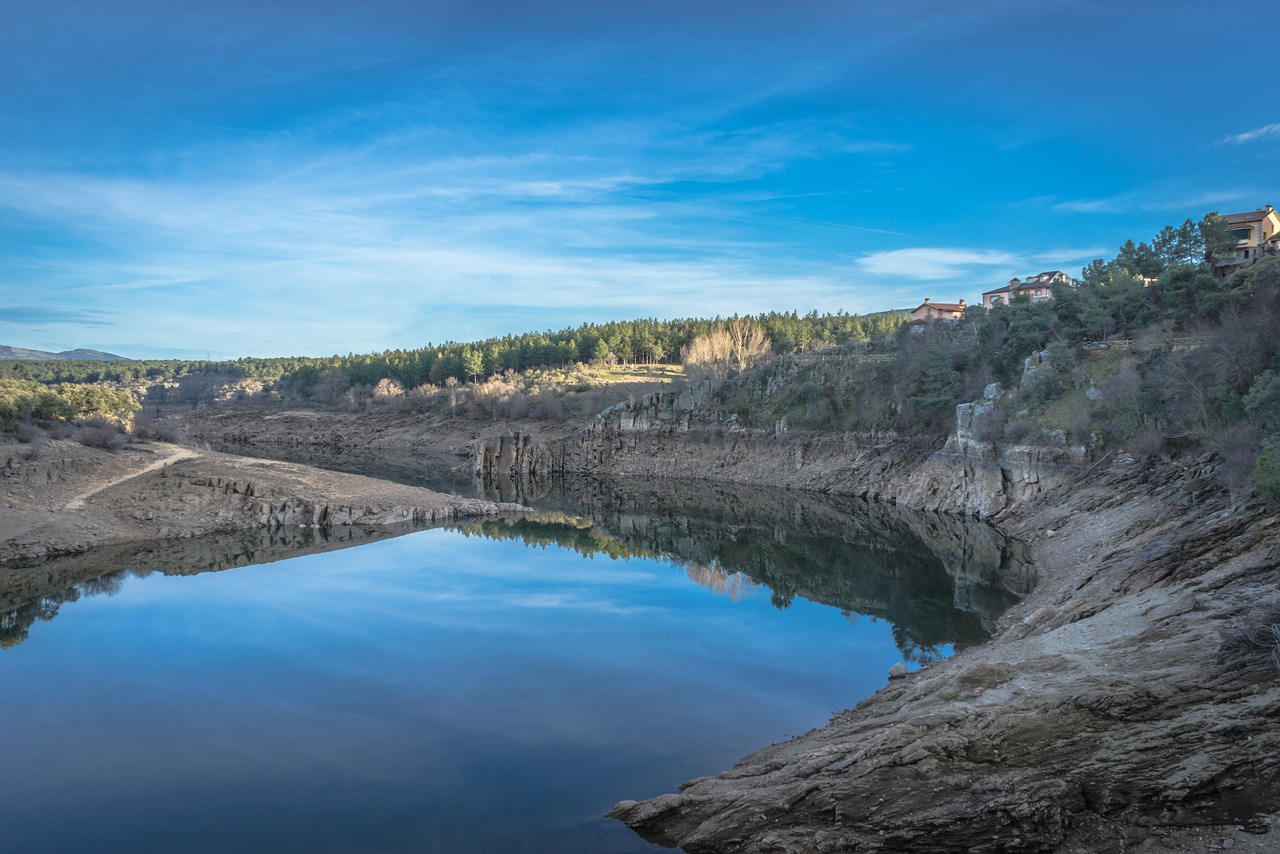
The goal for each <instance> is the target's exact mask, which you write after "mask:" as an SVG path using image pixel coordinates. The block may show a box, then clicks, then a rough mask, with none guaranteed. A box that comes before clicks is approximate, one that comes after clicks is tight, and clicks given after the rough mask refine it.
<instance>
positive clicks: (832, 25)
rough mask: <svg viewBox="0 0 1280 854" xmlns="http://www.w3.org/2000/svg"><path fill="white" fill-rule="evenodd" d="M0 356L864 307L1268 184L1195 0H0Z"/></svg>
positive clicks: (286, 343)
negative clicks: (4, 350)
mask: <svg viewBox="0 0 1280 854" xmlns="http://www.w3.org/2000/svg"><path fill="white" fill-rule="evenodd" d="M0 4H2V5H0V9H2V10H3V19H4V26H3V27H0V82H2V83H3V85H2V86H0V343H4V344H10V345H15V346H24V347H34V348H39V349H49V350H59V349H65V348H70V347H77V346H84V347H95V348H98V349H104V350H109V351H112V352H116V353H120V354H122V355H125V356H131V357H135V358H146V357H165V356H178V357H204V356H205V355H206V354H211V355H212V356H213V357H214V358H220V357H234V356H238V355H291V354H309V355H323V354H328V353H335V352H340V353H345V352H348V351H355V352H366V351H378V350H382V349H386V348H396V347H418V346H423V345H424V344H426V343H427V342H429V341H432V342H437V343H439V342H441V341H444V340H446V339H453V340H469V339H473V338H482V337H487V336H490V335H500V334H504V333H507V332H521V331H526V330H531V329H544V328H560V327H563V326H569V325H577V324H578V323H580V322H582V321H603V320H610V319H629V318H636V317H662V318H666V317H681V316H691V315H699V316H701V315H714V314H731V313H735V312H759V311H767V310H773V309H778V310H791V309H796V310H799V311H801V312H805V311H809V310H811V309H818V310H821V311H834V310H837V309H845V310H847V311H851V312H859V313H865V312H870V311H878V310H882V309H886V308H893V307H903V306H910V305H915V304H917V303H918V302H919V300H920V299H921V298H922V297H925V296H929V297H932V298H933V299H935V300H943V299H947V300H952V299H956V298H958V297H961V296H964V297H966V298H968V299H970V300H973V299H975V298H976V297H977V296H978V295H979V294H980V293H981V291H982V290H984V289H987V288H990V287H992V286H995V285H998V284H1001V283H1003V282H1004V281H1007V280H1008V279H1009V278H1010V277H1011V276H1013V275H1026V274H1028V273H1033V272H1039V271H1041V270H1046V269H1057V268H1061V269H1064V270H1067V271H1069V272H1078V270H1079V268H1080V267H1081V266H1082V265H1083V264H1084V263H1086V262H1087V261H1088V260H1090V259H1091V258H1094V257H1099V256H1103V255H1106V256H1110V255H1111V254H1113V253H1114V251H1115V248H1116V246H1117V245H1118V244H1119V243H1121V242H1123V241H1124V240H1125V239H1127V238H1130V237H1132V238H1134V239H1146V238H1149V237H1150V236H1151V235H1152V234H1154V233H1155V232H1156V231H1157V230H1159V228H1160V227H1161V226H1163V225H1165V224H1168V223H1177V222H1181V221H1182V220H1183V219H1186V218H1187V217H1194V218H1198V217H1199V216H1201V215H1202V214H1203V213H1205V212H1206V211H1209V210H1221V211H1224V212H1227V211H1234V210H1249V209H1253V208H1255V207H1260V206H1262V205H1264V204H1267V203H1272V204H1278V202H1277V199H1280V168H1277V164H1278V162H1280V107H1276V106H1275V103H1276V102H1275V98H1274V97H1272V95H1273V90H1274V85H1273V79H1272V78H1273V76H1274V75H1273V74H1272V72H1271V69H1272V67H1273V65H1274V63H1275V57H1274V38H1273V37H1272V36H1271V35H1270V29H1269V28H1267V27H1261V26H1256V25H1254V24H1252V23H1250V22H1248V21H1246V20H1243V19H1242V18H1240V17H1239V16H1233V15H1232V14H1231V13H1230V12H1228V11H1227V10H1225V8H1224V7H1221V6H1220V5H1219V4H1215V3H1209V2H1204V3H1179V2H1164V3H1146V2H1126V3H1122V4H1115V3H1105V2H1091V0H1090V2H1073V0H1046V2H1035V3H1031V2H984V0H976V2H972V3H954V2H932V0H921V2H915V3H911V4H888V3H871V2H855V0H841V1H840V2H836V1H835V0H812V1H811V2H802V3H794V4H782V3H775V2H769V3H765V2H743V0H737V2H719V0H714V2H698V0H684V2H667V0H647V2H638V3H632V2H608V3H605V2H571V1H570V0H562V1H561V2H537V3H529V2H465V0H426V2H402V0H381V2H369V3H363V4H356V3H350V2H342V3H334V2H328V0H308V2H292V0H290V2H279V0H257V2H253V3H249V2H239V0H221V1H220V2H209V0H191V2H184V3H174V2H172V1H171V0H164V2H160V0H114V2H112V3H109V4H108V3H100V2H74V1H73V0H43V2H41V3H39V4H37V3H31V2H16V0H9V2H4V0H0Z"/></svg>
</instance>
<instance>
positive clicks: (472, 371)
mask: <svg viewBox="0 0 1280 854" xmlns="http://www.w3.org/2000/svg"><path fill="white" fill-rule="evenodd" d="M750 320H751V321H752V322H753V323H754V324H756V325H758V326H759V327H760V329H762V330H763V331H764V334H765V335H766V337H767V338H768V340H769V342H770V344H771V347H772V349H773V352H775V353H779V354H781V353H790V352H793V351H796V350H803V349H806V348H808V347H811V346H814V345H816V344H819V343H822V344H837V343H842V342H846V341H850V340H859V341H861V340H868V339H871V338H875V337H879V336H883V335H886V334H891V333H892V332H894V331H896V330H897V329H898V328H900V327H901V326H902V325H903V324H904V323H905V320H906V318H905V316H904V315H903V313H902V312H881V313H877V314H869V315H857V314H847V313H845V312H836V313H834V314H819V313H818V312H816V311H815V312H810V313H809V314H805V315H799V314H797V313H796V312H769V313H764V314H759V315H755V316H752V317H751V318H750ZM724 322H725V321H723V320H722V319H720V318H710V319H706V318H701V319H679V320H654V319H645V320H631V321H614V322H610V323H604V324H590V323H587V324H582V325H581V326H578V327H576V328H570V329H562V330H560V331H558V332H552V331H547V332H527V333H524V334H521V335H506V336H503V337H501V338H489V339H486V340H484V341H474V342H467V343H458V342H448V343H446V344H441V345H438V346H437V345H434V344H428V345H427V346H425V347H421V348H418V349H413V350H387V351H384V352H382V353H372V354H363V355H359V354H348V355H346V356H337V355H335V356H328V357H318V358H312V357H285V358H241V359H235V360H231V361H221V362H213V361H181V360H142V361H119V362H91V361H74V360H71V361H0V378H12V379H25V380H33V381H36V382H40V383H45V384H54V383H67V382H72V383H99V382H102V383H114V384H120V385H131V384H135V383H140V382H165V381H174V380H180V379H182V378H184V377H189V376H193V375H202V374H204V375H216V376H220V377H240V378H246V379H261V380H270V381H275V382H277V383H278V384H279V385H282V386H290V387H293V388H295V389H298V390H302V391H304V392H305V390H306V389H307V388H309V387H312V386H315V385H317V384H319V383H321V382H322V380H323V379H324V378H325V375H326V373H327V374H328V375H329V376H332V375H333V374H334V372H338V373H340V374H341V378H340V379H341V380H342V382H343V383H344V384H345V386H348V387H349V386H354V385H369V386H372V385H375V384H377V383H378V382H379V381H381V380H384V379H385V380H391V381H394V382H396V383H399V384H400V386H401V387H403V388H405V389H412V388H416V387H418V386H421V385H424V384H428V383H430V384H433V385H444V384H445V383H446V382H448V381H449V380H450V378H452V379H453V380H456V381H458V382H474V381H477V380H481V379H484V378H486V377H490V376H495V375H497V374H501V373H504V372H507V371H515V372H518V373H519V372H524V371H527V370H531V369H537V368H546V367H560V366H565V365H570V364H573V363H579V362H581V363H616V362H621V363H624V364H634V363H645V364H678V363H679V362H680V359H681V352H682V350H683V349H684V348H685V347H687V346H688V345H689V344H691V343H692V342H693V341H694V340H695V339H696V338H698V337H699V336H705V335H707V334H708V333H710V332H711V331H712V330H714V329H716V328H718V327H720V326H722V325H723V324H724Z"/></svg>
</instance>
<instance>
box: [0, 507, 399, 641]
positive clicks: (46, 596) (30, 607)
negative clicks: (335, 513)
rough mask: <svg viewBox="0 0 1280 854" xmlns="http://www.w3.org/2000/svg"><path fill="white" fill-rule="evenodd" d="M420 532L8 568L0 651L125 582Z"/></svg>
mask: <svg viewBox="0 0 1280 854" xmlns="http://www.w3.org/2000/svg"><path fill="white" fill-rule="evenodd" d="M416 530H420V529H419V528H417V527H414V526H412V525H408V526H398V527H395V528H360V527H357V526H349V527H348V526H344V527H339V528H294V529H290V528H283V529H276V530H275V531H266V530H263V531H252V532H242V533H235V534H209V535H206V536H202V537H192V538H189V539H172V540H152V541H147V542H143V543H131V544H128V545H122V546H111V547H106V548H100V549H94V550H93V551H91V552H87V553H85V554H81V555H75V556H73V557H62V558H55V559H52V560H46V561H38V562H33V563H30V564H22V565H17V566H7V567H5V569H4V572H3V573H0V649H8V648H10V647H14V646H17V645H18V644H20V643H22V642H23V641H24V640H26V639H27V635H28V633H29V632H30V630H31V627H32V626H33V625H34V624H35V623H36V622H37V621H47V620H52V619H53V618H54V617H56V616H57V615H58V609H59V608H61V606H63V605H65V604H67V603H69V602H76V601H78V600H80V599H81V598H84V597H87V596H112V595H114V594H116V593H118V592H119V591H120V589H121V586H122V585H123V584H124V582H125V581H126V580H127V579H129V578H143V577H146V576H148V575H151V574H152V573H154V572H159V573H161V574H163V575H199V574H201V573H205V572H221V571H222V570H225V569H235V568H237V567H243V566H253V565H256V564H264V563H274V562H275V561H278V560H285V559H287V558H292V557H299V556H301V555H307V554H319V553H321V552H327V551H334V550H336V549H345V548H350V547H352V546H358V545H363V544H364V543H370V542H373V541H375V540H382V539H386V538H387V537H394V536H399V535H401V534H408V533H411V532H413V531H416Z"/></svg>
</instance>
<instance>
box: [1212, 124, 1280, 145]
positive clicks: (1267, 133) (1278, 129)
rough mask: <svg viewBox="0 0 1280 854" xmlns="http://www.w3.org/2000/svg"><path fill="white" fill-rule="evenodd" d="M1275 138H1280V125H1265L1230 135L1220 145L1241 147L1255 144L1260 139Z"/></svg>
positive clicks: (1219, 141)
mask: <svg viewBox="0 0 1280 854" xmlns="http://www.w3.org/2000/svg"><path fill="white" fill-rule="evenodd" d="M1273 136H1280V124H1274V125H1263V126H1262V127H1258V128H1254V129H1253V130H1247V131H1245V132H1243V133H1233V134H1229V135H1227V136H1224V137H1223V138H1222V139H1220V140H1218V145H1240V144H1242V143H1246V142H1255V141H1257V140H1259V139H1269V138H1271V137H1273Z"/></svg>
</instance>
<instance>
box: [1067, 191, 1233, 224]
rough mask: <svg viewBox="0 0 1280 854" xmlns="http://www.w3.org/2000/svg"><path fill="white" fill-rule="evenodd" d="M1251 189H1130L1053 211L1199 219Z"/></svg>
mask: <svg viewBox="0 0 1280 854" xmlns="http://www.w3.org/2000/svg"><path fill="white" fill-rule="evenodd" d="M1252 195H1253V194H1252V193H1251V192H1250V191H1248V190H1206V191H1193V192H1180V193H1179V192H1167V191H1159V190H1130V191H1128V192H1124V193H1119V194H1117V195H1114V196H1108V197H1106V198H1100V199H1069V200H1066V201H1061V202H1058V203H1057V204H1055V205H1053V210H1055V211H1062V212H1066V213H1116V214H1122V213H1166V212H1177V214H1178V215H1180V216H1189V217H1191V218H1192V219H1198V218H1199V217H1200V216H1201V215H1203V214H1204V213H1206V212H1208V211H1209V210H1210V209H1211V208H1213V207H1215V206H1217V205H1221V204H1226V203H1229V202H1243V201H1245V200H1247V199H1249V198H1251V197H1252Z"/></svg>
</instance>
